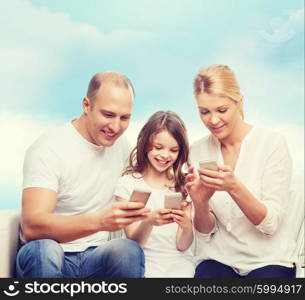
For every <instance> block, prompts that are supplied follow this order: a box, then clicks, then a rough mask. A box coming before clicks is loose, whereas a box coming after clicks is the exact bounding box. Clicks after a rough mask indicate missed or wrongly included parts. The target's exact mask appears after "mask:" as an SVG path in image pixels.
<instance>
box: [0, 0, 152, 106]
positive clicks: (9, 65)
mask: <svg viewBox="0 0 305 300" xmlns="http://www.w3.org/2000/svg"><path fill="white" fill-rule="evenodd" d="M0 11H1V14H0V23H1V26H0V36H1V39H0V65H1V69H0V81H1V86H2V87H3V88H2V90H1V96H2V98H5V99H9V101H8V102H7V103H6V107H7V106H10V107H12V106H14V105H16V106H17V105H19V106H20V105H22V104H23V103H22V102H21V100H23V99H26V101H24V103H26V105H27V106H28V105H31V104H32V103H33V102H34V101H38V98H39V97H37V95H39V93H40V91H41V90H42V89H43V88H44V86H45V84H46V83H47V80H48V79H50V78H52V77H53V76H55V75H56V74H58V73H59V72H61V71H63V70H66V69H67V66H69V68H71V66H70V65H69V64H70V59H69V58H70V56H71V55H79V56H83V55H84V53H89V54H90V55H89V56H92V55H94V56H96V55H98V56H97V57H101V53H111V52H112V51H118V50H119V49H120V50H121V49H122V48H125V49H126V50H127V51H133V50H132V49H133V47H136V46H137V45H139V44H141V43H144V44H145V43H152V42H153V39H154V38H155V37H153V36H152V35H151V34H149V33H146V32H141V31H128V30H116V31H112V32H110V33H108V34H105V33H103V32H102V31H100V30H99V29H98V28H97V27H95V26H92V25H89V24H85V23H79V22H76V21H74V20H72V19H71V18H70V16H69V15H68V14H66V13H62V12H56V13H54V12H50V11H48V10H47V9H45V8H35V7H34V6H32V5H31V4H30V3H29V2H28V1H26V0H10V1H0ZM35 96H36V97H35ZM0 105H3V103H1V104H0Z"/></svg>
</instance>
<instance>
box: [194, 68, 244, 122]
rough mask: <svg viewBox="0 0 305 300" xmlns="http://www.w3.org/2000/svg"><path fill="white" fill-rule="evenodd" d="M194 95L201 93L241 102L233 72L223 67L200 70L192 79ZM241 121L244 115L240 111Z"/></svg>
mask: <svg viewBox="0 0 305 300" xmlns="http://www.w3.org/2000/svg"><path fill="white" fill-rule="evenodd" d="M193 87H194V95H195V96H197V95H199V94H201V93H207V94H215V95H218V96H225V97H228V98H230V99H231V100H233V101H235V102H237V103H238V102H240V101H241V100H242V95H241V93H240V89H239V85H238V82H237V80H236V78H235V74H234V73H233V71H232V70H231V69H230V68H229V67H228V66H225V65H212V66H209V67H207V68H204V69H202V70H201V71H200V72H199V73H198V74H197V75H196V77H195V79H194V84H193ZM240 114H241V117H242V119H244V113H243V111H242V108H241V109H240Z"/></svg>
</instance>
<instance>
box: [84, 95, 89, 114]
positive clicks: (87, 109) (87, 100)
mask: <svg viewBox="0 0 305 300" xmlns="http://www.w3.org/2000/svg"><path fill="white" fill-rule="evenodd" d="M89 109H90V99H89V98H87V97H85V98H84V99H83V111H84V115H87V114H88V111H89Z"/></svg>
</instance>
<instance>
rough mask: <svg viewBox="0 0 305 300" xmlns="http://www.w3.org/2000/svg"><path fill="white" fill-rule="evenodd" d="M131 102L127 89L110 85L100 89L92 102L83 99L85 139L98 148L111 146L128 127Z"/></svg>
mask: <svg viewBox="0 0 305 300" xmlns="http://www.w3.org/2000/svg"><path fill="white" fill-rule="evenodd" d="M90 101H91V103H90ZM132 102H133V96H132V93H131V91H130V90H129V89H127V88H124V87H118V86H115V85H114V84H111V83H107V84H104V85H102V86H101V87H100V89H99V90H98V92H97V93H96V96H95V99H94V102H92V100H90V99H89V98H87V97H85V98H84V100H83V109H84V115H85V127H86V130H85V131H86V134H85V137H86V139H87V140H88V141H89V142H91V143H93V144H95V145H98V146H105V147H110V146H112V145H113V144H114V142H115V141H116V140H117V139H118V138H119V137H120V136H121V135H122V134H123V132H124V131H125V130H126V129H127V127H128V125H129V121H130V116H131V110H132Z"/></svg>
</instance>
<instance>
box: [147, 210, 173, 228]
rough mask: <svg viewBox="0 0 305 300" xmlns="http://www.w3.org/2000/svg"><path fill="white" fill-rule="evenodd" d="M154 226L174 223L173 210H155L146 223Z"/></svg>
mask: <svg viewBox="0 0 305 300" xmlns="http://www.w3.org/2000/svg"><path fill="white" fill-rule="evenodd" d="M144 222H147V223H149V224H151V225H154V226H161V225H165V224H169V223H173V222H174V220H173V218H172V214H171V209H167V208H162V209H157V210H153V211H151V212H150V213H149V214H148V218H147V219H146V220H145V221H144Z"/></svg>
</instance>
